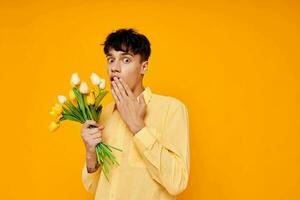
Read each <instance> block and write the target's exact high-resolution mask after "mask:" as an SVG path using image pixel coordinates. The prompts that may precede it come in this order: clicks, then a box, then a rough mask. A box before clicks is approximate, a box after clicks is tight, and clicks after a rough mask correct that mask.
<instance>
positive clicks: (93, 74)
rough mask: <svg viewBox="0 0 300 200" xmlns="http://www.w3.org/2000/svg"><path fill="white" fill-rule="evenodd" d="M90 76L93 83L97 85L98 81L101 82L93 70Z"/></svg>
mask: <svg viewBox="0 0 300 200" xmlns="http://www.w3.org/2000/svg"><path fill="white" fill-rule="evenodd" d="M90 78H91V81H92V83H93V85H99V84H100V82H101V79H100V77H99V76H98V75H97V74H96V73H94V72H93V73H92V74H91V77H90Z"/></svg>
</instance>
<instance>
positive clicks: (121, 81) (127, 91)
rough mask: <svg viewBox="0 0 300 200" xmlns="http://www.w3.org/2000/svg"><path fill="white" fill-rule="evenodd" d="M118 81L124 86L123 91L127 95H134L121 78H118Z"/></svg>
mask: <svg viewBox="0 0 300 200" xmlns="http://www.w3.org/2000/svg"><path fill="white" fill-rule="evenodd" d="M119 81H120V83H121V84H122V86H123V87H124V89H125V91H126V93H127V95H128V96H129V97H131V98H132V97H134V95H133V93H132V92H131V89H130V88H129V87H128V85H127V84H126V83H125V82H124V81H123V79H121V78H120V79H119Z"/></svg>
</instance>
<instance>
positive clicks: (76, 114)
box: [65, 101, 84, 123]
mask: <svg viewBox="0 0 300 200" xmlns="http://www.w3.org/2000/svg"><path fill="white" fill-rule="evenodd" d="M65 105H66V106H67V108H68V109H69V111H70V112H71V113H72V115H74V116H76V117H77V118H78V119H79V120H80V121H81V122H82V123H84V118H83V116H82V114H81V113H80V112H79V111H78V110H77V108H76V107H75V106H74V105H73V104H72V103H71V102H70V101H66V102H65Z"/></svg>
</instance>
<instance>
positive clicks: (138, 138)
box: [133, 126, 156, 152]
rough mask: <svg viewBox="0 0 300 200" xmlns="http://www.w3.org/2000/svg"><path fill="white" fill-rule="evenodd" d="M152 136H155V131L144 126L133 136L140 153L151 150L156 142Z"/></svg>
mask: <svg viewBox="0 0 300 200" xmlns="http://www.w3.org/2000/svg"><path fill="white" fill-rule="evenodd" d="M153 135H155V130H154V129H152V128H149V127H147V126H145V127H144V128H142V129H141V130H139V131H138V132H137V133H136V134H135V135H134V136H133V140H134V142H135V144H136V146H137V148H138V149H139V150H140V151H141V152H144V151H145V150H147V149H151V147H152V146H153V144H154V143H155V141H156V139H155V137H154V136H153Z"/></svg>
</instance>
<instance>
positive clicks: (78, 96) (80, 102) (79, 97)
mask: <svg viewBox="0 0 300 200" xmlns="http://www.w3.org/2000/svg"><path fill="white" fill-rule="evenodd" d="M73 92H74V94H75V96H76V99H77V102H78V107H79V108H80V110H81V112H82V114H83V117H84V119H85V120H88V117H87V114H86V111H85V101H84V98H83V94H81V93H80V91H79V90H78V89H77V88H76V87H73Z"/></svg>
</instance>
